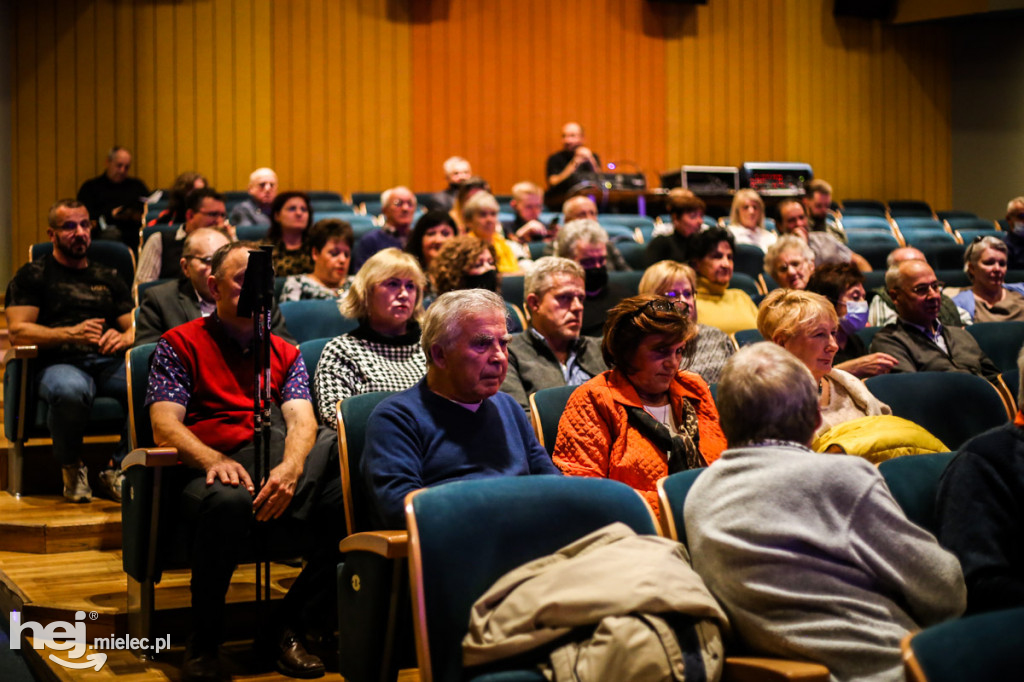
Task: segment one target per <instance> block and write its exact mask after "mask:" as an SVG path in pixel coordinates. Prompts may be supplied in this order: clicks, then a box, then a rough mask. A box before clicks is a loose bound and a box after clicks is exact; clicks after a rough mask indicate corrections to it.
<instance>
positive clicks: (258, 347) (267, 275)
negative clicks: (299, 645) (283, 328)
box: [238, 246, 274, 620]
mask: <svg viewBox="0 0 1024 682" xmlns="http://www.w3.org/2000/svg"><path fill="white" fill-rule="evenodd" d="M271 251H272V247H270V246H261V247H260V250H259V251H250V252H249V263H248V266H247V267H246V271H245V279H244V280H243V281H242V291H241V294H240V295H239V298H238V314H239V316H241V317H250V316H251V317H252V325H253V336H252V346H251V351H252V359H253V386H252V414H253V434H252V439H253V453H254V458H255V464H256V466H255V470H256V471H255V473H256V476H255V478H256V486H257V490H256V494H257V495H258V494H259V489H260V488H261V487H262V486H263V482H264V480H265V479H266V477H267V476H268V475H269V474H270V426H271V424H270V406H271V396H270V347H271V343H270V315H271V310H272V307H273V304H274V267H273V262H272V260H271ZM257 535H258V538H259V540H258V545H259V549H260V551H259V552H258V553H257V560H256V608H257V610H258V611H259V612H260V615H261V620H262V617H263V616H265V615H266V613H267V611H269V606H270V559H269V553H268V552H267V551H263V550H266V549H267V547H266V545H267V535H266V533H265V532H263V531H261V530H258V531H257ZM261 556H262V557H263V558H262V559H261V558H260V557H261Z"/></svg>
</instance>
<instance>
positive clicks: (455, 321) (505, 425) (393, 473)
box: [362, 289, 560, 529]
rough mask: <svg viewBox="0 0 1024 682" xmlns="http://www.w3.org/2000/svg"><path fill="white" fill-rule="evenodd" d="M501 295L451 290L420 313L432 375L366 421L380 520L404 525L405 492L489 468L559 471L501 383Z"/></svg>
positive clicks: (504, 343)
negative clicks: (501, 390)
mask: <svg viewBox="0 0 1024 682" xmlns="http://www.w3.org/2000/svg"><path fill="white" fill-rule="evenodd" d="M506 314H507V313H506V308H505V302H504V301H503V300H502V299H501V297H500V296H498V295H497V294H495V293H494V292H491V291H485V290H483V289H465V290H459V291H450V292H448V293H446V294H443V295H442V296H441V297H439V298H438V299H437V300H436V301H434V302H433V303H432V304H431V305H430V307H429V308H428V309H427V314H426V317H425V318H424V320H423V334H422V337H421V340H420V344H421V345H422V346H423V353H424V355H426V356H427V376H426V377H425V378H424V379H422V380H421V381H420V382H419V383H417V384H416V385H415V386H413V387H412V388H410V389H407V390H405V391H402V392H401V393H397V394H395V395H393V396H391V397H389V398H386V399H385V400H383V401H382V402H381V404H380V405H378V406H377V408H376V409H375V410H374V411H373V413H372V414H371V415H370V418H369V421H368V422H367V424H366V433H367V437H366V445H365V448H364V450H363V459H362V474H363V477H364V479H365V481H366V487H367V490H369V492H370V499H371V500H372V503H373V507H374V510H375V512H376V517H377V518H376V520H375V521H376V526H377V527H378V528H382V529H401V528H404V527H405V513H404V500H405V496H406V494H407V493H409V492H411V491H413V490H418V489H419V488H424V487H427V486H431V485H437V484H439V483H445V482H448V481H457V480H463V479H471V478H487V477H491V476H525V475H529V474H556V475H557V474H559V473H560V472H559V471H558V469H557V468H556V467H555V465H554V464H553V463H552V462H551V457H549V456H548V454H547V452H546V451H545V450H544V448H543V447H541V445H540V443H539V442H538V441H537V437H536V435H535V434H534V432H533V429H532V428H531V427H530V423H529V421H528V420H527V419H526V415H525V414H524V413H523V410H522V408H521V407H520V406H519V404H518V403H516V401H515V400H514V399H513V398H512V397H511V396H509V395H507V394H505V393H500V392H499V391H498V389H499V387H500V386H501V384H502V382H503V381H504V380H505V373H506V371H507V370H508V340H509V335H508V329H507V327H506Z"/></svg>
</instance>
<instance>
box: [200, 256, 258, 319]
mask: <svg viewBox="0 0 1024 682" xmlns="http://www.w3.org/2000/svg"><path fill="white" fill-rule="evenodd" d="M248 267H249V250H248V249H242V248H239V249H235V250H233V251H232V252H231V253H229V254H228V255H227V258H225V259H224V263H223V265H222V266H221V272H220V276H219V277H214V276H213V275H211V276H210V277H209V278H208V279H207V284H208V285H209V287H210V294H211V295H212V296H213V300H215V301H216V302H217V315H218V316H219V317H220V318H221V319H222V320H224V321H225V322H234V321H237V319H238V297H239V296H241V294H242V283H243V282H244V281H245V271H246V269H247V268H248Z"/></svg>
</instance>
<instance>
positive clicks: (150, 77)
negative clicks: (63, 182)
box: [82, 3, 173, 187]
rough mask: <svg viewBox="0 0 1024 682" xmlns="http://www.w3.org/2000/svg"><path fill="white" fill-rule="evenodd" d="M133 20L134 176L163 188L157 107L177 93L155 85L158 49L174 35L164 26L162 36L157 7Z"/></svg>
mask: <svg viewBox="0 0 1024 682" xmlns="http://www.w3.org/2000/svg"><path fill="white" fill-rule="evenodd" d="M133 18H134V24H135V30H134V31H133V32H132V34H131V35H132V36H133V39H134V40H133V42H134V46H135V83H134V88H135V120H134V125H135V149H134V150H133V152H134V154H135V160H134V161H133V162H132V166H133V168H132V173H134V174H135V175H137V176H138V177H140V178H142V179H143V180H145V182H146V184H147V185H150V186H152V187H159V186H160V184H161V183H160V181H159V179H158V177H157V172H156V169H157V163H156V158H157V151H156V150H157V144H158V140H157V132H156V120H157V118H156V116H157V106H158V105H160V106H169V105H168V104H167V101H166V100H167V98H168V97H173V93H168V94H167V96H162V95H163V93H161V92H159V91H158V85H157V83H156V82H155V81H154V74H155V73H156V52H157V50H158V49H167V44H168V39H167V37H166V36H167V34H168V33H170V31H169V30H168V27H166V26H164V27H162V28H161V29H160V30H159V34H158V29H157V21H156V7H155V6H154V5H153V4H150V3H140V4H138V5H137V6H136V7H135V12H134V17H133ZM158 35H159V36H160V38H159V39H158V37H157V36H158ZM161 141H162V140H161ZM82 177H88V176H87V175H83V176H82Z"/></svg>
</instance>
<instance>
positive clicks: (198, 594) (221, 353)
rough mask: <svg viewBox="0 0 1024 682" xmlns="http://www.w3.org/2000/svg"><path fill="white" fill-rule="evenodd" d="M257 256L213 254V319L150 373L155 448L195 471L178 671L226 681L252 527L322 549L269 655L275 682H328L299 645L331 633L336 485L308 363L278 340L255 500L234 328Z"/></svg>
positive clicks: (281, 619) (239, 250)
mask: <svg viewBox="0 0 1024 682" xmlns="http://www.w3.org/2000/svg"><path fill="white" fill-rule="evenodd" d="M253 248H255V245H254V244H251V243H244V242H234V243H231V244H227V245H225V246H223V247H221V248H220V249H218V250H217V252H216V253H215V254H214V256H213V262H212V264H211V267H212V270H211V275H210V280H209V284H210V292H211V293H212V294H213V297H214V300H215V301H216V305H217V310H216V312H215V313H214V314H212V315H210V316H209V317H206V318H199V319H197V320H193V321H191V322H187V323H185V324H183V325H180V326H178V327H175V328H174V329H171V330H170V331H168V332H167V333H165V334H164V335H163V336H162V337H161V338H160V341H159V343H158V344H157V348H156V351H155V352H154V355H153V363H152V367H151V369H150V379H149V388H148V391H147V395H146V404H147V405H149V410H150V418H151V420H152V423H153V435H154V437H155V439H156V442H157V444H158V445H160V446H163V447H167V446H170V447H175V448H177V449H178V453H179V456H180V457H181V460H182V462H184V463H185V464H186V465H188V466H189V467H191V468H192V469H194V470H195V471H194V477H193V478H192V479H191V480H190V481H189V482H188V483H187V484H186V485H185V488H184V490H183V494H182V505H181V510H182V514H183V516H184V517H185V518H186V521H187V522H189V523H190V526H189V527H190V529H192V530H193V531H194V538H195V539H194V542H193V545H192V547H193V552H192V556H193V560H192V584H191V590H192V617H193V634H192V637H191V638H190V641H189V644H188V648H187V650H186V658H185V664H184V666H183V669H182V672H183V677H184V679H186V680H220V679H227V677H226V675H225V674H224V672H223V670H222V668H221V667H220V664H219V659H218V652H219V646H220V643H221V641H222V639H223V625H224V623H223V621H224V601H225V597H226V595H227V588H228V586H229V584H230V582H231V574H232V572H233V571H234V569H235V567H236V566H237V564H238V561H239V557H240V556H241V554H242V552H243V550H244V549H245V548H246V547H248V546H249V545H250V544H251V541H250V538H249V536H250V535H251V534H252V533H253V532H254V530H255V529H256V528H257V527H263V528H266V529H267V531H268V532H269V533H270V536H271V537H277V536H280V535H282V533H283V534H285V535H284V536H286V537H289V536H290V537H294V536H295V535H298V534H304V533H309V534H310V536H311V537H313V538H316V546H315V547H308V548H307V549H308V553H307V555H306V558H307V559H308V561H307V563H306V567H305V568H304V569H303V572H302V574H301V575H300V576H299V577H298V578H297V579H296V581H295V583H294V584H293V586H292V589H291V590H290V591H289V593H288V595H287V596H286V597H285V598H284V600H282V602H281V608H280V613H277V614H275V623H276V628H277V630H276V631H275V632H274V633H273V636H274V638H275V639H273V641H272V644H271V646H269V647H267V648H266V649H265V650H267V649H269V650H270V651H272V654H273V655H274V656H275V657H276V665H277V668H278V670H280V671H281V672H283V673H284V674H286V675H290V676H294V677H319V676H321V675H323V673H324V666H323V663H322V662H321V661H320V659H319V658H317V657H316V656H314V655H312V654H310V653H309V652H308V651H307V650H306V648H305V643H304V636H303V635H304V633H305V632H306V631H307V630H310V629H314V628H316V627H318V626H319V627H323V628H325V629H328V631H329V629H332V624H331V621H330V613H331V612H332V610H333V609H332V607H331V606H330V605H331V604H333V603H336V601H335V599H334V597H333V593H332V590H331V588H332V586H333V585H334V580H333V572H334V569H335V566H336V565H337V560H338V557H337V546H338V540H339V539H340V535H341V531H340V527H339V524H340V520H341V518H342V514H341V511H340V508H341V494H340V481H339V479H338V476H337V475H334V476H330V475H329V474H328V473H327V472H328V471H329V470H327V469H326V464H327V460H328V459H329V457H330V452H331V448H330V447H329V443H327V442H326V441H324V442H323V443H322V445H323V447H321V446H320V445H317V443H318V441H317V438H316V434H317V422H316V416H315V414H314V411H313V405H312V402H311V399H310V395H309V377H308V374H307V371H306V367H305V365H304V363H303V361H302V356H301V355H300V354H299V352H298V350H297V349H296V348H295V347H294V346H292V345H291V344H289V343H287V342H286V341H284V340H283V339H281V338H280V337H278V336H272V337H271V339H272V344H271V372H270V374H271V396H272V398H273V403H274V404H273V406H272V411H273V414H272V420H271V421H272V425H273V428H272V435H271V470H270V472H269V473H268V474H267V475H266V477H265V480H264V481H263V482H262V485H260V486H259V488H258V490H257V484H258V483H260V482H259V481H256V480H255V473H254V465H255V453H254V448H253V445H252V436H253V415H252V393H251V392H252V378H253V374H252V372H253V369H252V366H253V362H252V350H251V348H252V345H251V340H252V334H253V328H252V320H251V319H249V318H243V317H239V316H238V298H239V294H240V293H241V290H242V282H243V281H244V279H245V271H246V267H247V265H248V257H249V250H250V249H253ZM336 466H337V465H336V464H335V467H336ZM321 479H322V480H321ZM318 621H319V622H318ZM268 644H270V642H268Z"/></svg>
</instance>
